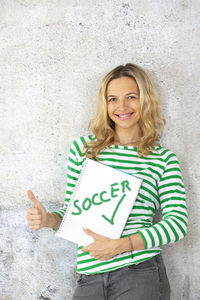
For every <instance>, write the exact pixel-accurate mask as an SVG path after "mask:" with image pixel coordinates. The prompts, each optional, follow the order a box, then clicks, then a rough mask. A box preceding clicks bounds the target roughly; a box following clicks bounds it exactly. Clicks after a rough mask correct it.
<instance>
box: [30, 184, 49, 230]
mask: <svg viewBox="0 0 200 300" xmlns="http://www.w3.org/2000/svg"><path fill="white" fill-rule="evenodd" d="M27 195H28V197H29V199H30V200H31V202H32V203H33V206H32V207H31V208H29V209H28V210H27V216H26V219H27V221H28V224H29V228H30V229H32V230H39V229H41V228H43V227H46V225H47V212H46V209H45V207H44V206H43V205H42V204H41V203H40V202H39V201H38V200H37V199H36V197H35V196H34V194H33V192H32V191H30V190H29V191H27Z"/></svg>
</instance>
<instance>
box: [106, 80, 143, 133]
mask: <svg viewBox="0 0 200 300" xmlns="http://www.w3.org/2000/svg"><path fill="white" fill-rule="evenodd" d="M106 100H107V109H108V116H109V117H110V119H111V120H112V121H113V122H114V124H115V131H116V132H118V131H120V132H124V131H126V132H128V131H130V133H131V132H132V133H133V132H137V133H138V132H139V120H140V115H141V114H140V99H139V88H138V85H137V83H136V82H135V80H133V79H132V78H130V77H120V78H117V79H113V80H111V81H110V82H109V84H108V86H107V92H106Z"/></svg>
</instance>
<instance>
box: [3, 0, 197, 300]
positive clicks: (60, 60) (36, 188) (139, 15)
mask: <svg viewBox="0 0 200 300" xmlns="http://www.w3.org/2000/svg"><path fill="white" fill-rule="evenodd" d="M199 15H200V2H199V1H198V0H175V1H172V0H170V1H162V0H156V1H147V0H132V1H131V0H124V1H121V0H119V1H117V0H102V1H96V0H85V1H81V0H68V1H65V0H60V1H58V0H51V1H50V0H44V1H39V0H33V1H32V0H21V1H18V0H1V1H0V41H1V42H0V78H1V80H0V128H1V147H0V182H1V184H0V228H1V230H0V300H12V299H13V300H14V299H15V300H16V299H17V300H18V299H19V300H36V299H51V300H64V299H65V300H70V299H71V295H72V292H73V289H74V287H75V282H76V267H75V264H76V254H75V252H76V247H75V245H74V244H72V243H70V242H67V241H65V240H63V239H59V238H57V237H55V233H54V232H53V231H52V230H50V229H42V230H41V231H38V232H32V231H31V230H29V229H28V226H27V224H26V219H25V216H26V210H27V208H28V207H29V206H30V203H29V200H28V198H27V196H26V191H27V190H28V189H32V190H33V192H34V193H35V194H36V195H37V198H38V200H39V201H41V202H42V203H43V204H44V205H45V206H46V208H47V209H48V211H53V210H54V209H56V208H59V207H61V206H62V205H63V203H64V198H65V186H66V158H67V153H68V150H69V146H70V144H71V142H72V140H73V139H74V138H75V137H77V136H79V135H82V134H87V133H88V130H87V128H88V120H90V119H91V118H92V116H93V113H94V110H95V101H96V100H95V99H96V91H97V88H98V85H99V82H100V80H101V78H102V77H103V76H104V75H105V74H106V73H107V72H108V71H109V70H110V69H112V68H113V67H115V66H117V65H119V64H125V63H127V62H133V63H136V64H139V65H141V66H142V67H143V68H144V69H146V70H147V71H148V72H149V73H150V75H151V77H152V79H153V81H154V83H155V85H156V87H157V89H158V91H159V94H160V96H161V99H162V107H163V109H162V111H163V114H164V116H165V118H166V119H167V125H166V128H165V131H164V134H163V137H162V144H163V146H166V147H169V148H170V149H172V150H173V151H174V152H175V153H176V154H177V156H178V158H179V161H180V164H181V169H182V172H183V178H184V181H185V185H186V190H187V198H188V209H189V217H190V218H189V231H188V235H187V237H186V238H185V239H184V240H181V241H180V242H178V243H177V244H173V245H168V246H165V247H163V257H164V260H165V263H166V266H167V272H168V276H169V279H170V283H171V289H172V298H171V299H172V300H179V299H180V300H197V299H200V285H199V282H200V275H199V274H200V272H199V270H200V262H199V248H200V238H199V236H200V227H199V226H198V224H199V218H200V201H199V195H200V184H199V183H200V173H199V169H200V163H199V146H200V142H199V141H200V130H199V127H200V109H199V103H198V100H199V77H200V76H199V75H200V74H199V73H200V71H199V70H200V68H199V46H198V45H199V40H200V38H199V32H200V31H199V29H200V28H199V27H200V17H199Z"/></svg>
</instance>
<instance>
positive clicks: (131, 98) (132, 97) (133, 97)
mask: <svg viewBox="0 0 200 300" xmlns="http://www.w3.org/2000/svg"><path fill="white" fill-rule="evenodd" d="M128 99H130V100H133V99H136V97H135V96H129V97H128Z"/></svg>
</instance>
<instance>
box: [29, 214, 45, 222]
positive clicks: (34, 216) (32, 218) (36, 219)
mask: <svg viewBox="0 0 200 300" xmlns="http://www.w3.org/2000/svg"><path fill="white" fill-rule="evenodd" d="M27 217H28V218H29V220H35V221H38V220H41V219H42V216H41V215H27Z"/></svg>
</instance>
